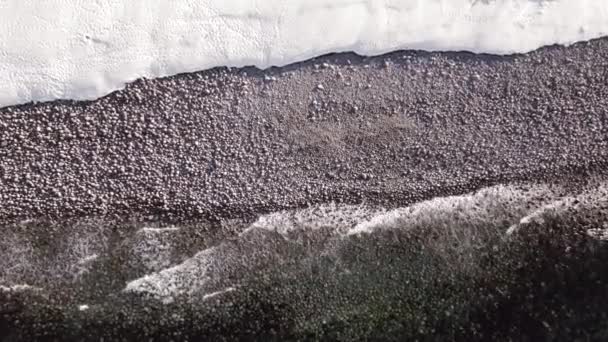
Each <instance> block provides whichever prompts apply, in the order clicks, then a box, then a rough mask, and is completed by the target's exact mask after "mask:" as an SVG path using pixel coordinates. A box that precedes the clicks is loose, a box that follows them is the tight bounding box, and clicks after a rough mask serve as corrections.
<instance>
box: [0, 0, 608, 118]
mask: <svg viewBox="0 0 608 342" xmlns="http://www.w3.org/2000/svg"><path fill="white" fill-rule="evenodd" d="M606 34H608V2H606V1H598V0H577V1H572V0H493V1H478V0H449V1H446V0H289V1H284V0H249V1H244V0H209V1H187V0H155V1H149V0H116V1H66V0H45V1H36V0H5V1H1V2H0V107H2V106H8V105H13V104H19V103H26V102H30V101H49V100H55V99H77V100H89V99H95V98H98V97H100V96H103V95H105V94H108V93H110V92H112V91H114V90H117V89H121V88H123V87H124V85H125V83H126V82H131V81H134V80H136V79H138V78H142V77H147V78H153V77H161V76H168V75H173V74H177V73H182V72H191V71H195V70H202V69H207V68H211V67H216V66H235V67H240V66H247V65H255V66H258V67H260V68H266V67H269V66H280V65H285V64H288V63H293V62H296V61H301V60H305V59H308V58H311V57H315V56H319V55H322V54H326V53H331V52H342V51H354V52H357V53H359V54H363V55H377V54H382V53H386V52H389V51H393V50H397V49H423V50H442V51H446V50H467V51H472V52H484V53H495V54H510V53H518V52H527V51H531V50H534V49H537V48H539V47H541V46H544V45H551V44H565V45H568V44H572V43H574V42H577V41H584V40H589V39H593V38H598V37H601V36H604V35H606Z"/></svg>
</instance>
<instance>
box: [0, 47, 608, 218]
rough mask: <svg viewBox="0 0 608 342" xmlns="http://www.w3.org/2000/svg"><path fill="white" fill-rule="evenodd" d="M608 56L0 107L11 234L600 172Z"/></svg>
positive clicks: (220, 77) (228, 74) (322, 71)
mask: <svg viewBox="0 0 608 342" xmlns="http://www.w3.org/2000/svg"><path fill="white" fill-rule="evenodd" d="M607 84H608V40H606V39H601V40H595V41H592V42H589V43H581V44H577V45H575V46H572V47H570V48H563V47H548V48H543V49H541V50H539V51H536V52H533V53H530V54H526V55H516V56H506V57H495V56H487V55H473V54H469V53H427V52H397V53H392V54H389V55H385V56H380V57H374V58H362V57H359V56H355V55H352V54H337V55H331V56H326V57H322V58H318V59H316V60H312V61H308V62H304V63H300V64H295V65H291V66H287V67H284V68H275V69H270V70H266V71H260V70H257V69H253V68H245V69H225V68H220V69H214V70H210V71H203V72H198V73H193V74H184V75H178V76H173V77H168V78H164V79H158V80H138V81H135V82H134V83H132V84H131V85H129V86H128V87H127V88H126V89H125V90H123V91H119V92H116V93H113V94H110V95H108V96H106V97H104V98H102V99H99V100H97V101H93V102H70V101H60V102H51V103H42V104H29V105H23V106H17V107H8V108H2V109H0V202H1V203H2V206H1V207H0V221H2V222H14V221H17V220H24V219H28V218H39V217H48V218H61V217H74V216H82V215H106V214H107V215H110V216H123V217H124V216H125V215H127V216H128V215H156V216H158V217H163V218H164V219H168V220H180V219H182V218H184V217H194V218H207V219H209V218H210V219H217V218H221V219H225V218H234V217H243V216H247V215H250V216H251V215H255V214H258V213H260V212H268V211H274V210H277V209H280V208H288V207H300V206H304V205H306V204H308V203H317V202H327V201H342V202H348V203H360V202H374V203H376V202H377V203H384V204H385V205H392V206H400V205H404V204H407V203H411V202H412V201H415V200H420V199H424V198H430V197H432V196H437V195H447V194H456V193H463V192H467V191H470V190H472V189H476V188H479V187H480V186H481V185H488V184H492V183H496V182H500V181H509V180H514V179H524V180H540V179H542V178H546V177H553V176H555V175H558V176H568V175H574V174H585V172H588V171H589V170H591V169H599V170H602V169H604V168H605V166H606V161H607V160H608V159H607V156H608V134H607V130H608V86H607Z"/></svg>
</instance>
